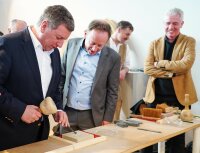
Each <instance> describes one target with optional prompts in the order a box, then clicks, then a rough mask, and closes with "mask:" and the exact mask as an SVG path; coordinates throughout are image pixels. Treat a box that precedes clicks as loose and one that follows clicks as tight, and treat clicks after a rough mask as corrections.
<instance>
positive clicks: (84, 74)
mask: <svg viewBox="0 0 200 153" xmlns="http://www.w3.org/2000/svg"><path fill="white" fill-rule="evenodd" d="M100 54H101V51H99V52H97V53H96V54H95V55H90V54H89V53H88V52H87V51H86V50H85V49H84V48H82V47H81V48H80V51H79V55H78V57H77V60H76V63H75V66H74V70H73V72H72V77H71V82H70V85H69V92H68V104H67V105H68V107H72V108H74V109H78V110H88V109H91V101H90V96H91V89H92V85H93V81H94V77H95V73H96V69H97V65H98V61H99V57H100Z"/></svg>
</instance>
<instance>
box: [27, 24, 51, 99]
mask: <svg viewBox="0 0 200 153" xmlns="http://www.w3.org/2000/svg"><path fill="white" fill-rule="evenodd" d="M28 30H29V33H30V36H31V39H32V42H33V46H34V48H35V53H36V57H37V61H38V66H39V70H40V77H41V83H42V91H43V98H45V97H46V94H47V91H48V88H49V84H50V81H51V78H52V73H53V71H52V67H51V57H50V54H51V53H52V52H53V51H54V49H52V50H50V51H43V47H42V44H41V43H40V42H39V41H38V39H37V38H36V37H35V35H34V34H33V32H32V30H31V28H30V27H28Z"/></svg>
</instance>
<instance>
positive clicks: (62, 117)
mask: <svg viewBox="0 0 200 153" xmlns="http://www.w3.org/2000/svg"><path fill="white" fill-rule="evenodd" d="M53 116H54V120H55V121H56V122H58V123H59V124H61V125H62V126H63V127H69V126H70V125H69V121H68V117H67V114H66V113H65V112H64V111H62V110H58V111H57V112H56V114H54V115H53Z"/></svg>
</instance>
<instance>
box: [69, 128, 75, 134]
mask: <svg viewBox="0 0 200 153" xmlns="http://www.w3.org/2000/svg"><path fill="white" fill-rule="evenodd" d="M68 128H69V129H70V130H71V131H72V132H73V133H74V134H77V132H76V131H74V129H72V128H71V127H70V126H68Z"/></svg>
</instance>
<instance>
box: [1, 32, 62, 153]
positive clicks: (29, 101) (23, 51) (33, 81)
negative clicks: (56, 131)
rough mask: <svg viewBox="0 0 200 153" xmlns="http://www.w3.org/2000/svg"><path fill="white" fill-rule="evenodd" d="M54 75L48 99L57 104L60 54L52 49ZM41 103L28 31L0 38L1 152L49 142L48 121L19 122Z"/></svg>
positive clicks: (35, 59) (41, 95)
mask: <svg viewBox="0 0 200 153" xmlns="http://www.w3.org/2000/svg"><path fill="white" fill-rule="evenodd" d="M51 60H52V70H53V75H52V79H51V82H50V85H49V88H48V92H47V96H50V97H52V98H53V99H54V101H55V102H56V105H57V107H58V108H62V104H59V102H60V100H59V98H60V97H59V96H58V95H57V94H56V93H57V89H58V88H57V86H58V84H59V80H60V76H61V75H60V74H61V65H60V54H59V51H58V49H55V50H54V52H53V53H52V54H51ZM42 100H43V94H42V85H41V78H40V71H39V67H38V62H37V57H36V53H35V50H34V46H33V44H32V40H31V37H30V34H29V31H28V29H25V30H24V31H22V32H18V33H13V34H9V35H5V36H4V37H1V38H0V136H1V138H0V150H3V149H7V148H11V147H16V146H19V145H24V144H28V143H32V142H35V141H38V140H43V139H47V138H48V134H49V121H48V117H47V116H43V121H41V120H40V121H37V122H35V123H32V124H26V123H24V122H22V120H21V116H22V114H23V112H24V110H25V108H26V105H36V106H39V104H40V102H41V101H42Z"/></svg>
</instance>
